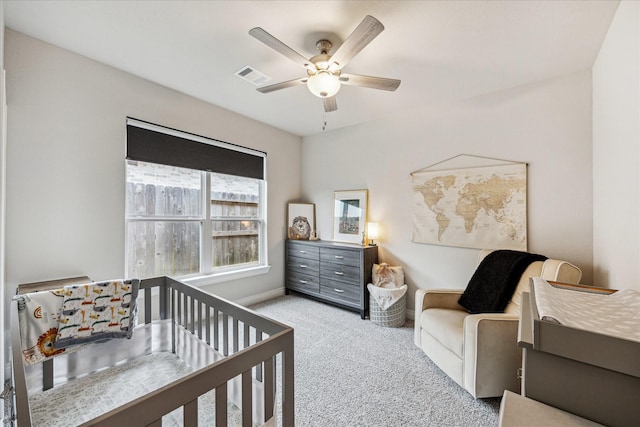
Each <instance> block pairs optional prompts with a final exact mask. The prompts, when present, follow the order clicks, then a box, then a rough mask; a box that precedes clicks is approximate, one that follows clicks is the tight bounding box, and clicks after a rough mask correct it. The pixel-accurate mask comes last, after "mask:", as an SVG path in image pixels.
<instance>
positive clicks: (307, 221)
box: [287, 203, 316, 240]
mask: <svg viewBox="0 0 640 427" xmlns="http://www.w3.org/2000/svg"><path fill="white" fill-rule="evenodd" d="M315 211H316V205H314V204H313V203H289V215H288V218H287V237H288V238H289V239H292V240H309V238H310V237H312V236H315V231H316V212H315Z"/></svg>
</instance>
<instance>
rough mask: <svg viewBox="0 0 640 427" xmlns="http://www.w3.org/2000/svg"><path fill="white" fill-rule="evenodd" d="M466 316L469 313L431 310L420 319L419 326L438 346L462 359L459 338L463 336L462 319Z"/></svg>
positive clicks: (462, 354) (439, 309) (461, 343)
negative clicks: (440, 345)
mask: <svg viewBox="0 0 640 427" xmlns="http://www.w3.org/2000/svg"><path fill="white" fill-rule="evenodd" d="M468 315H469V313H467V312H466V311H462V310H449V309H446V308H432V309H430V310H426V311H425V312H424V316H421V317H420V326H421V327H422V329H423V330H424V331H426V332H428V333H429V334H430V335H431V336H432V337H433V338H435V339H436V340H437V341H438V342H439V343H440V344H442V345H443V346H444V347H446V348H448V349H449V350H451V351H452V352H454V353H455V354H456V355H457V356H458V357H460V358H462V357H464V353H463V351H462V347H463V341H462V340H461V339H460V337H462V336H463V334H464V319H465V317H467V316H468Z"/></svg>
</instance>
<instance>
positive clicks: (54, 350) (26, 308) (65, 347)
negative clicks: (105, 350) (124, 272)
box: [14, 279, 140, 365]
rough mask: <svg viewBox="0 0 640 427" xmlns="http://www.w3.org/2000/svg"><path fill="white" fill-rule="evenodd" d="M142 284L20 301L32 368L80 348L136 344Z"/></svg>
mask: <svg viewBox="0 0 640 427" xmlns="http://www.w3.org/2000/svg"><path fill="white" fill-rule="evenodd" d="M139 286H140V280H138V279H131V280H109V281H103V282H90V283H84V284H74V285H67V286H65V287H64V288H60V289H55V290H48V291H39V292H31V293H27V294H22V295H16V296H15V297H14V299H15V300H17V303H18V322H19V326H20V342H21V346H22V355H23V359H24V362H25V364H26V365H32V364H35V363H38V362H42V361H44V360H46V359H49V358H51V357H53V356H56V355H58V354H61V353H63V352H67V353H68V352H70V351H72V350H75V349H77V348H79V347H80V346H78V344H83V343H89V342H96V341H104V340H107V339H110V338H131V336H132V334H133V329H134V327H135V324H136V321H135V318H136V314H137V305H136V299H137V297H138V289H139Z"/></svg>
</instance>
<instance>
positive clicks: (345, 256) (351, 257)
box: [320, 248, 360, 266]
mask: <svg viewBox="0 0 640 427" xmlns="http://www.w3.org/2000/svg"><path fill="white" fill-rule="evenodd" d="M320 261H322V262H330V263H333V264H344V265H355V266H360V252H359V251H352V250H349V249H336V248H320Z"/></svg>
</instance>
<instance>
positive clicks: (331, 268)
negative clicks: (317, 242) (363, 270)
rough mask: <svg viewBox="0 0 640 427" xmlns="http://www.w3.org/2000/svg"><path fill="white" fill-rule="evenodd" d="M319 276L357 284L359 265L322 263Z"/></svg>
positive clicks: (358, 281) (358, 280)
mask: <svg viewBox="0 0 640 427" xmlns="http://www.w3.org/2000/svg"><path fill="white" fill-rule="evenodd" d="M320 277H322V278H323V279H327V280H329V281H333V280H338V281H341V282H347V283H354V284H356V285H358V284H359V283H360V267H354V266H351V265H341V264H329V263H323V264H321V265H320Z"/></svg>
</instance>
